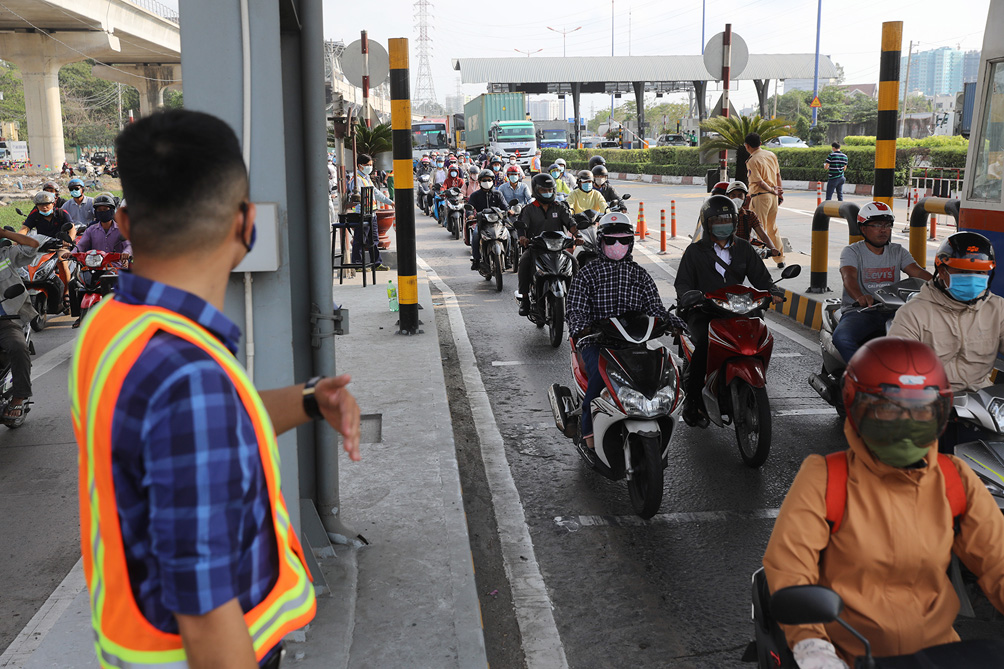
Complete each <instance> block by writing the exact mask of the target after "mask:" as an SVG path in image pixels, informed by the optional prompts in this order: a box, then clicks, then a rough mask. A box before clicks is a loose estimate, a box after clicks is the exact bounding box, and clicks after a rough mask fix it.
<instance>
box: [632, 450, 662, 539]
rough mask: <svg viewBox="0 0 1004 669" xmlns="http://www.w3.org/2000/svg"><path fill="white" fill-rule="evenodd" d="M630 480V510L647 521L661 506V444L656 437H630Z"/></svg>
mask: <svg viewBox="0 0 1004 669" xmlns="http://www.w3.org/2000/svg"><path fill="white" fill-rule="evenodd" d="M629 439H631V441H632V443H631V478H630V479H628V482H627V486H628V495H629V496H630V497H631V508H632V509H633V510H634V512H635V513H637V514H638V515H639V516H641V517H642V518H644V519H646V520H648V519H649V518H651V517H652V516H654V515H655V514H656V513H657V512H658V511H659V507H660V506H661V505H662V443H661V441H660V439H659V438H658V437H643V436H641V435H637V434H636V435H632V436H631V437H629Z"/></svg>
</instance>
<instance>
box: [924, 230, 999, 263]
mask: <svg viewBox="0 0 1004 669" xmlns="http://www.w3.org/2000/svg"><path fill="white" fill-rule="evenodd" d="M941 265H947V266H948V267H951V268H953V269H961V270H966V271H970V272H990V271H992V270H993V269H994V267H996V265H997V263H996V261H995V260H994V247H993V244H991V243H990V240H989V239H987V238H986V237H984V236H983V235H981V234H980V233H978V232H956V233H955V234H954V235H949V236H948V238H947V239H945V241H943V242H942V243H941V246H939V247H938V252H937V253H936V254H935V256H934V266H935V267H940V266H941Z"/></svg>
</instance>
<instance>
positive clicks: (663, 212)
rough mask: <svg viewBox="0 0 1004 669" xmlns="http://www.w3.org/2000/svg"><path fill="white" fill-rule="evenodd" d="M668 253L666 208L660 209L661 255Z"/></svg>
mask: <svg viewBox="0 0 1004 669" xmlns="http://www.w3.org/2000/svg"><path fill="white" fill-rule="evenodd" d="M665 254H666V210H665V209H660V210H659V255H665Z"/></svg>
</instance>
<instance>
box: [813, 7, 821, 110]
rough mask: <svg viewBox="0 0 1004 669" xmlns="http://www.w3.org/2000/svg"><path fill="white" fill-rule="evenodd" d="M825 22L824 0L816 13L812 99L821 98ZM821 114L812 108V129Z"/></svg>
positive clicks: (817, 108)
mask: <svg viewBox="0 0 1004 669" xmlns="http://www.w3.org/2000/svg"><path fill="white" fill-rule="evenodd" d="M822 20H823V0H819V9H818V10H817V11H816V71H815V73H814V74H813V75H812V99H813V100H815V99H816V98H817V97H819V29H820V27H821V26H822ZM818 114H819V107H813V108H812V127H813V128H815V127H816V117H817V116H818Z"/></svg>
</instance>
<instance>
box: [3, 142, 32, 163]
mask: <svg viewBox="0 0 1004 669" xmlns="http://www.w3.org/2000/svg"><path fill="white" fill-rule="evenodd" d="M6 160H9V161H10V162H12V163H26V162H28V142H8V141H0V161H6Z"/></svg>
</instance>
